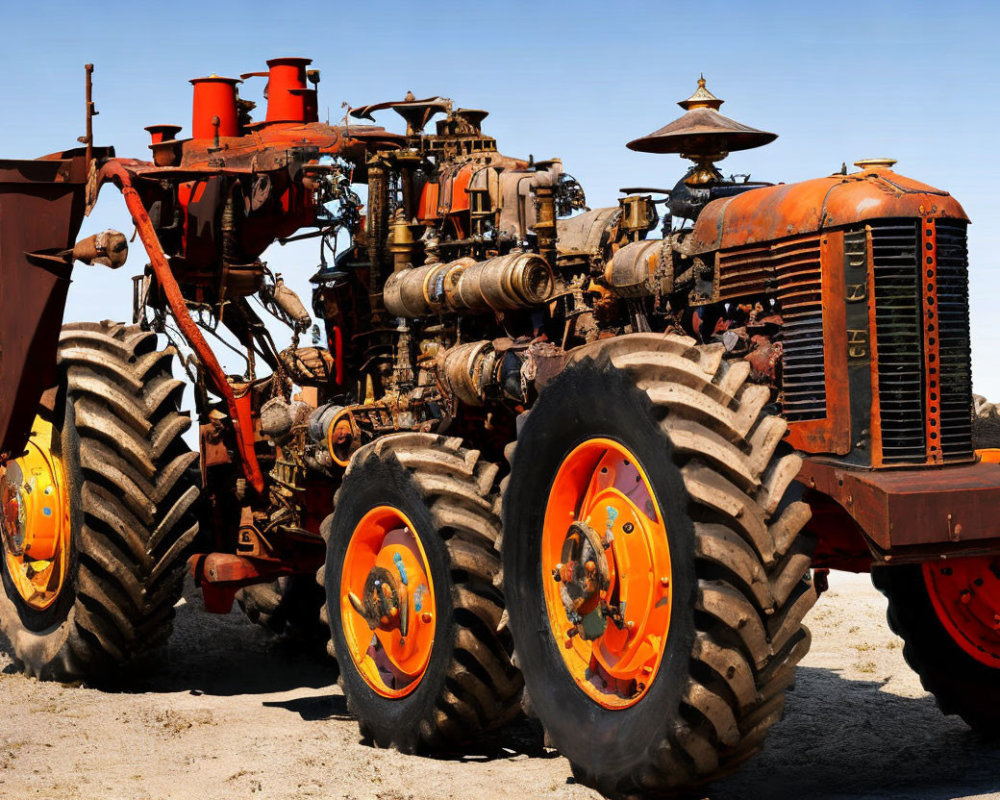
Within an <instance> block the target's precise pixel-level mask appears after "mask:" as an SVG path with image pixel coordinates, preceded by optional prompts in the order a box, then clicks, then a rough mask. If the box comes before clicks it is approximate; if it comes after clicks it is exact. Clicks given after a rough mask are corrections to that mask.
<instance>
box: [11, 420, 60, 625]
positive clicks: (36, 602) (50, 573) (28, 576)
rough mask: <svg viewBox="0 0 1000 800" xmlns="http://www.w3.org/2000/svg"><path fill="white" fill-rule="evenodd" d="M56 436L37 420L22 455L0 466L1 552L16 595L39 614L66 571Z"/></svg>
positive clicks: (49, 602)
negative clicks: (55, 450)
mask: <svg viewBox="0 0 1000 800" xmlns="http://www.w3.org/2000/svg"><path fill="white" fill-rule="evenodd" d="M58 435H59V434H58V432H57V431H56V430H55V428H53V426H52V424H51V423H49V422H46V421H45V420H43V419H42V418H41V417H36V418H35V423H34V425H33V426H32V429H31V438H30V439H29V441H28V447H27V451H26V452H25V454H24V455H23V456H21V457H20V458H17V459H14V460H13V461H8V462H7V463H6V464H5V465H4V466H3V467H0V549H2V552H3V559H4V564H5V566H6V569H7V573H8V574H9V575H10V577H11V580H12V582H13V584H14V588H15V589H16V590H17V593H18V594H19V595H20V596H21V598H22V599H23V600H24V602H25V603H27V604H28V605H29V606H30V607H32V608H34V609H37V610H43V609H46V608H48V607H49V606H51V605H52V604H53V603H54V602H55V601H56V598H58V597H59V592H60V590H61V589H62V585H63V582H64V581H65V579H66V572H67V570H68V568H69V553H70V500H69V487H68V486H67V484H66V478H65V469H64V467H63V463H62V461H61V459H60V458H59V457H57V456H56V455H55V454H54V453H53V445H54V443H55V437H57V436H58Z"/></svg>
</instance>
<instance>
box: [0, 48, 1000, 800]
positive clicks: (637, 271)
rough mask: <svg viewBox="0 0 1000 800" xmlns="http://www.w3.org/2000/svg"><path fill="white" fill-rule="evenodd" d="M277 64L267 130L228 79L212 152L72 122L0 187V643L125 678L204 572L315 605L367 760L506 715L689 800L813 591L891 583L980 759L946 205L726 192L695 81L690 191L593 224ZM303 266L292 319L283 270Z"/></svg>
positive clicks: (525, 177) (871, 175)
mask: <svg viewBox="0 0 1000 800" xmlns="http://www.w3.org/2000/svg"><path fill="white" fill-rule="evenodd" d="M268 65H269V71H268V73H266V76H267V78H268V91H267V96H268V108H267V113H266V119H265V120H264V121H262V122H253V121H251V119H250V117H249V111H250V110H251V109H250V104H248V103H247V102H245V101H243V100H241V99H240V98H239V97H238V93H237V91H236V85H237V81H236V80H234V79H227V78H219V77H217V76H212V77H210V78H205V79H198V80H196V81H193V83H194V84H195V111H194V119H193V130H192V133H193V136H192V138H190V139H185V140H178V139H176V138H175V137H176V135H177V133H178V132H179V129H178V128H177V127H176V126H153V127H152V128H150V132H151V134H152V139H153V141H152V145H151V148H152V151H153V160H152V162H146V161H133V160H123V159H117V158H115V157H114V154H113V152H111V151H108V150H95V149H94V148H93V147H92V145H91V144H90V140H91V138H92V137H91V136H90V135H89V133H88V137H86V141H87V149H86V150H85V151H83V150H81V151H79V152H77V151H73V152H69V153H65V154H60V155H58V156H53V157H49V158H46V159H41V160H38V161H34V162H16V163H14V162H5V163H0V170H3V171H2V172H0V225H2V243H3V246H4V247H3V260H2V262H0V268H2V270H3V273H2V277H3V285H4V287H16V289H15V291H14V293H13V294H12V291H11V289H8V291H7V293H6V294H0V298H2V302H3V303H4V306H3V308H2V312H3V313H2V320H0V322H2V324H0V336H2V337H3V338H0V347H2V348H3V349H2V350H0V359H3V361H0V372H2V376H3V378H4V379H5V385H8V386H18V387H19V392H18V393H17V394H16V395H14V394H12V395H8V396H7V397H6V398H4V400H5V401H6V405H0V425H2V426H3V428H2V431H3V433H4V437H3V445H2V448H0V449H2V450H3V456H2V458H0V462H5V467H4V469H3V473H2V476H0V493H2V501H3V509H4V514H3V516H2V517H0V524H2V526H3V527H2V530H0V542H2V548H3V552H2V555H3V559H2V562H0V571H2V576H3V584H4V593H3V594H2V595H0V625H2V628H3V630H4V632H5V633H6V634H7V636H8V637H9V638H10V640H11V642H12V644H13V648H14V654H15V657H16V658H17V659H18V660H19V661H20V662H21V663H22V664H23V665H24V667H25V669H26V670H27V671H28V672H31V673H33V674H36V675H38V676H40V677H43V678H55V679H62V680H67V679H94V678H97V677H103V678H105V679H107V677H108V676H109V675H113V674H114V672H115V670H116V669H117V667H118V666H120V665H122V664H125V663H127V662H129V661H130V660H132V659H133V658H134V657H135V656H136V655H137V654H139V653H141V652H144V651H146V650H148V648H149V647H150V646H152V645H153V644H155V643H156V642H157V641H159V640H161V639H162V637H163V636H164V635H166V633H167V632H168V631H169V621H170V616H171V611H172V606H173V603H174V600H175V599H176V597H177V595H178V593H179V591H180V587H181V581H182V578H183V569H182V567H183V565H184V564H185V563H187V564H189V566H190V568H191V570H192V572H193V574H194V577H195V579H196V581H197V582H198V584H199V585H200V586H201V587H202V589H203V590H204V596H205V605H206V607H207V608H208V610H210V611H228V610H229V609H230V607H231V606H232V603H233V600H234V598H237V597H238V599H239V600H240V602H241V603H242V605H243V607H244V609H245V610H246V611H247V613H248V615H249V616H250V617H251V618H252V619H254V620H256V621H259V622H261V623H264V624H267V625H269V626H270V627H272V628H274V629H276V630H284V629H286V628H287V627H300V628H305V629H307V630H308V629H310V628H312V627H314V620H315V619H316V618H318V617H320V616H321V618H322V619H323V621H324V625H323V627H322V630H323V632H324V635H329V650H330V652H331V653H332V654H333V655H335V657H336V659H337V662H338V664H339V670H340V680H341V685H342V688H343V691H344V693H345V695H346V697H347V701H348V705H349V707H350V709H351V710H352V712H353V713H354V714H355V715H356V716H357V718H358V720H359V723H360V726H361V731H362V734H363V736H364V737H365V738H366V739H368V740H370V741H372V742H373V743H374V744H376V745H378V746H383V747H396V748H398V749H401V750H403V751H406V752H412V751H420V750H429V749H433V748H437V747H442V746H454V745H456V744H461V743H463V742H465V741H467V740H469V739H470V738H471V737H473V736H475V735H476V734H478V733H480V732H481V731H483V730H486V729H488V728H491V727H495V726H498V725H500V724H502V723H503V722H505V721H507V720H509V719H511V718H512V717H513V716H515V715H516V714H517V713H518V712H519V710H520V709H521V708H524V709H525V710H526V711H527V712H528V713H530V714H533V715H534V716H537V717H538V719H539V720H540V721H541V724H542V725H543V726H544V728H545V731H546V736H547V739H548V740H549V741H550V742H551V743H552V744H553V745H554V746H555V747H557V748H558V749H559V750H560V751H561V752H563V753H564V754H565V755H566V756H567V757H568V758H569V760H570V761H571V763H572V765H573V770H574V774H575V775H576V777H577V779H578V780H580V781H581V782H584V783H586V784H588V785H591V786H594V787H596V788H598V789H599V790H600V791H602V792H603V793H604V794H606V795H608V796H613V797H624V796H632V795H637V794H642V793H647V794H670V793H676V792H686V791H689V790H691V789H692V788H694V787H697V786H700V785H702V784H704V783H707V782H709V781H711V780H713V779H714V778H717V777H719V776H720V775H723V774H727V773H729V772H731V771H732V770H734V769H736V768H737V767H738V765H739V764H740V763H742V762H743V761H744V760H745V759H746V758H748V757H749V756H750V755H752V754H753V753H754V752H755V751H757V750H758V749H759V748H760V747H761V745H762V742H763V740H764V737H765V736H766V734H767V732H768V730H769V729H770V727H771V726H772V725H773V724H774V723H775V722H776V721H777V720H778V719H779V718H780V717H781V714H782V708H783V703H784V692H785V690H786V689H787V688H788V687H789V686H790V685H791V684H792V681H793V679H794V670H795V666H796V664H797V663H798V661H799V660H800V659H801V658H802V657H803V655H805V653H806V651H807V650H808V647H809V633H808V631H807V630H806V628H805V627H803V625H802V620H803V617H804V615H805V614H806V612H807V611H808V610H809V608H810V607H811V606H812V604H813V603H814V602H815V600H816V597H817V592H818V590H820V589H821V588H822V586H823V585H824V582H825V581H824V579H825V572H826V571H827V570H829V569H847V570H854V571H867V570H871V571H872V574H873V577H874V579H875V581H876V585H878V586H879V587H880V588H881V589H882V590H883V591H884V592H885V593H886V594H887V595H888V597H889V601H890V606H889V616H890V622H891V624H892V625H893V627H894V629H895V630H897V631H898V632H899V633H900V635H901V636H903V638H904V639H905V640H906V649H905V653H906V656H907V659H908V660H909V662H910V664H911V665H912V666H913V667H914V668H915V669H916V670H917V671H918V672H919V673H920V674H921V677H922V679H923V681H924V684H925V686H926V687H927V688H928V689H929V690H930V691H932V692H933V693H934V694H935V695H936V696H937V698H938V700H939V703H940V704H941V706H942V708H943V710H945V711H946V712H949V713H958V714H960V715H962V717H963V718H964V719H966V720H967V721H968V722H969V723H970V724H971V725H972V726H973V727H975V728H978V729H981V730H985V731H987V732H995V731H996V726H997V722H998V717H1000V680H998V678H1000V558H998V553H1000V521H997V520H996V519H995V515H991V513H990V511H991V509H993V508H996V507H997V505H998V503H1000V471H998V468H997V465H996V464H994V463H988V460H987V459H981V458H980V457H979V456H977V454H976V452H975V450H974V449H973V441H972V396H971V375H970V355H969V328H968V283H967V258H966V239H965V230H966V226H967V223H968V220H967V219H966V217H965V215H964V212H963V211H962V209H961V207H960V206H959V205H958V204H957V203H956V202H955V201H954V200H953V199H952V198H951V197H950V196H949V195H948V194H947V193H945V192H942V191H939V190H936V189H933V188H931V187H928V186H925V185H923V184H919V183H917V182H915V181H913V180H911V179H908V178H905V177H903V176H901V175H899V174H897V173H896V172H894V171H893V170H892V169H891V167H892V164H893V162H891V161H889V160H882V161H867V162H858V166H859V167H860V168H861V169H860V171H857V172H853V173H848V172H847V170H846V168H845V169H844V170H843V171H842V173H838V174H835V175H832V176H829V177H825V178H819V179H817V180H813V181H806V182H804V183H800V184H791V185H784V184H779V185H776V186H772V185H769V184H762V183H750V182H749V181H748V180H744V181H742V182H737V181H735V180H733V179H729V180H726V179H725V178H724V177H723V176H722V174H721V173H720V172H719V171H718V169H717V167H716V166H715V164H716V162H718V161H719V160H720V159H721V158H722V157H724V156H725V155H726V154H728V153H729V152H732V151H736V150H741V149H747V148H750V147H756V146H759V145H762V144H766V143H767V142H769V141H771V140H773V139H774V138H775V136H774V134H770V133H765V132H763V131H759V130H756V129H753V128H749V127H747V126H745V125H741V124H740V123H737V122H735V121H733V120H731V119H728V118H727V117H724V116H722V115H721V114H719V113H718V109H719V107H720V105H721V103H722V101H721V100H719V99H718V98H716V97H714V96H713V95H712V94H711V93H710V92H708V90H707V89H706V87H705V83H704V81H703V80H701V81H699V86H698V89H697V91H696V92H695V94H694V95H693V96H692V97H691V98H689V99H688V100H686V101H683V102H682V103H681V106H682V107H683V108H684V109H685V111H686V113H685V114H684V115H683V116H682V117H681V118H680V119H678V120H676V121H675V122H673V123H671V124H669V125H667V126H666V127H665V128H663V129H661V130H659V131H657V132H655V133H653V134H650V135H649V136H646V137H643V138H641V139H637V140H635V141H634V142H632V143H630V147H632V149H635V150H641V151H647V152H660V153H668V152H669V153H679V154H682V155H683V156H684V157H686V158H689V159H691V160H693V161H694V166H693V167H692V168H690V169H689V170H688V171H687V174H686V175H684V177H683V178H682V179H681V180H680V181H679V182H678V183H677V185H676V186H674V187H673V188H672V189H669V190H657V189H628V190H625V196H624V197H623V198H622V199H621V200H619V202H618V203H617V205H614V206H612V207H608V208H598V209H594V210H590V209H587V208H586V206H585V202H586V200H585V197H584V194H583V191H582V189H581V188H580V186H579V185H578V184H577V182H576V181H575V180H574V179H573V178H572V177H570V176H569V175H568V174H566V173H565V172H564V171H563V169H562V164H561V162H559V161H558V160H549V161H542V162H535V161H533V160H531V159H528V160H525V159H515V158H510V157H506V156H503V155H501V154H500V153H499V152H498V150H497V146H496V142H495V141H494V140H493V139H492V138H491V137H489V136H487V135H485V134H484V133H483V131H482V123H483V120H484V118H485V117H486V112H483V111H477V110H471V109H461V108H454V107H453V105H452V103H451V101H449V100H446V99H444V98H440V97H434V98H429V99H416V98H414V97H413V96H412V95H411V96H408V97H406V98H405V99H403V100H400V101H398V102H387V103H377V104H372V105H368V106H362V107H358V108H354V109H352V110H351V111H350V115H351V116H353V117H354V118H356V119H367V120H372V119H373V115H374V114H375V113H377V112H379V111H382V110H388V109H391V110H393V111H395V112H397V113H398V114H399V115H400V116H402V117H403V119H404V120H405V123H406V132H405V134H398V135H397V134H392V133H388V132H387V131H385V130H383V129H382V128H377V127H373V126H370V125H359V124H356V123H354V122H353V121H351V120H350V119H349V118H345V120H344V124H343V125H337V126H331V125H327V124H323V123H320V122H318V120H317V115H316V108H317V103H316V84H317V83H318V77H319V76H318V74H316V73H314V72H312V71H309V70H307V66H308V61H307V60H305V59H276V60H272V61H270V62H268ZM258 74H264V73H250V74H248V75H244V76H243V78H244V79H249V78H251V77H255V76H256V75H258ZM310 83H311V84H312V88H309V84H310ZM435 117H439V118H438V119H437V121H436V123H435V124H436V129H435V131H434V132H433V133H427V132H425V128H426V127H427V125H428V124H429V123H430V121H431V120H432V119H434V118H435ZM8 165H10V166H8ZM105 183H113V184H115V185H117V186H118V187H119V188H120V189H121V190H122V192H123V194H124V197H125V201H126V203H127V205H128V208H129V210H130V212H131V214H132V216H133V219H134V221H135V224H136V227H137V230H138V234H139V236H140V238H141V240H142V242H143V245H144V247H145V249H146V253H147V256H148V258H149V264H148V266H147V267H146V268H145V270H144V271H143V274H142V275H140V276H138V277H137V279H136V292H135V308H134V313H133V322H132V324H131V325H115V324H111V323H101V324H77V325H68V326H66V327H65V328H64V330H63V334H62V337H61V339H60V340H59V341H58V343H57V341H56V336H55V330H56V328H57V325H58V322H59V320H60V318H61V314H62V302H63V300H64V298H65V288H66V286H65V280H64V279H65V277H66V276H67V275H68V270H69V264H70V263H71V262H72V259H73V258H74V257H83V258H84V259H90V260H94V259H102V260H104V261H105V262H108V263H109V264H110V265H112V266H117V265H120V263H121V262H122V261H123V260H124V239H123V237H121V236H120V235H117V236H116V235H112V234H106V235H103V236H102V237H99V238H98V239H95V240H93V241H84V242H81V243H79V244H78V245H77V246H76V247H75V248H74V247H73V246H72V241H73V239H74V238H75V233H76V231H77V230H78V228H79V224H80V218H81V216H80V215H81V214H82V213H83V210H84V209H85V207H86V206H88V205H89V204H91V203H92V202H93V200H94V198H95V196H96V188H97V187H98V186H100V185H101V184H105ZM29 184H30V185H29ZM355 187H357V188H355ZM361 194H365V198H364V201H362V197H361ZM657 206H663V212H664V213H660V210H659V209H658V208H657ZM28 219H31V220H33V221H34V224H35V227H32V226H29V225H27V224H22V223H23V221H24V220H28ZM661 225H662V227H661V238H649V234H650V232H652V231H653V230H654V229H656V228H657V227H658V226H661ZM302 228H313V229H314V230H312V231H309V232H306V233H298V231H299V230H300V229H302ZM338 234H340V235H343V236H344V237H345V239H346V242H343V243H342V244H343V246H338V245H339V244H341V243H340V242H338ZM310 236H312V237H315V238H316V239H318V241H319V243H320V253H321V257H320V266H319V269H317V270H316V271H315V273H314V274H313V275H312V277H311V278H310V280H311V282H312V284H313V285H314V291H313V297H312V303H311V307H312V312H313V314H312V315H311V314H310V313H309V311H308V310H307V309H306V307H305V305H304V304H303V303H302V302H301V301H300V300H299V299H298V297H297V296H296V295H295V293H294V292H293V291H292V290H291V289H290V288H289V287H288V286H286V285H285V283H284V281H283V279H282V278H281V276H279V275H274V274H272V273H271V272H270V271H269V270H268V268H267V266H266V264H264V263H263V262H262V261H261V260H260V259H261V256H262V254H263V253H264V251H265V249H266V248H267V247H268V246H269V245H270V244H272V243H273V242H275V241H288V240H291V239H300V238H303V237H310ZM22 287H23V288H22ZM8 298H9V299H10V300H8ZM251 301H253V302H254V303H256V304H257V305H258V306H260V307H263V308H264V309H265V310H266V311H268V312H270V314H271V315H272V316H273V317H275V318H277V319H278V320H280V321H281V322H284V323H285V324H286V325H287V326H288V328H289V329H290V338H291V343H290V346H288V347H284V348H280V349H279V348H278V347H277V346H276V345H275V343H274V340H273V337H272V334H271V332H270V329H269V328H268V327H267V326H266V325H265V324H264V322H263V321H262V319H261V317H260V316H259V315H258V314H257V313H256V311H255V309H254V306H253V305H251ZM8 302H10V303H11V304H9V305H8ZM13 303H16V304H17V305H13ZM313 315H315V317H317V318H321V319H322V322H323V330H322V331H320V329H319V328H318V326H317V327H314V326H313V324H312V319H313ZM15 322H16V324H14V323H15ZM205 333H207V334H209V335H211V336H212V337H213V338H215V339H217V340H218V341H220V342H222V343H225V344H227V345H229V346H230V347H233V348H236V349H237V350H238V352H240V353H241V354H242V358H243V359H244V362H245V370H244V372H243V373H242V374H239V375H236V374H226V373H225V372H224V371H223V370H222V368H221V367H220V365H219V361H218V359H217V358H216V356H215V355H214V353H213V351H212V349H211V348H210V347H209V345H208V341H207V339H206V338H205ZM157 334H163V335H164V336H167V337H169V338H171V339H172V340H173V341H174V342H175V343H176V347H171V348H167V349H166V350H162V351H161V350H158V349H157V347H158V345H157ZM303 335H307V336H308V335H311V339H312V341H311V343H310V344H309V345H307V346H302V343H301V342H300V338H301V337H302V336H303ZM57 344H58V354H57ZM178 351H179V352H183V353H185V354H186V357H185V358H184V359H183V366H184V368H185V370H186V371H187V372H188V374H189V376H190V378H191V382H192V384H193V386H194V389H195V402H196V412H197V416H198V423H199V431H200V450H201V454H200V459H199V458H198V456H196V455H195V454H193V453H191V452H189V451H188V449H187V446H186V444H185V442H184V439H183V438H182V436H181V434H182V433H183V431H184V430H185V429H186V428H187V427H188V425H189V420H188V418H187V417H186V416H184V415H182V414H181V413H180V412H179V398H180V390H181V386H182V384H181V381H179V380H176V379H175V378H173V376H172V373H171V359H172V357H173V355H174V354H175V353H176V352H178ZM28 364H31V365H33V367H34V368H33V369H32V370H27V369H26V365H28ZM0 402H4V401H3V400H0ZM32 418H34V423H33V424H32ZM199 487H200V488H201V495H200V499H199V495H198V491H199ZM811 568H815V569H816V570H817V572H816V573H815V578H814V577H813V573H812V572H811ZM317 574H318V578H319V584H320V585H321V586H322V587H323V588H322V590H321V589H319V588H318V587H317V586H316V584H314V582H313V576H314V575H317Z"/></svg>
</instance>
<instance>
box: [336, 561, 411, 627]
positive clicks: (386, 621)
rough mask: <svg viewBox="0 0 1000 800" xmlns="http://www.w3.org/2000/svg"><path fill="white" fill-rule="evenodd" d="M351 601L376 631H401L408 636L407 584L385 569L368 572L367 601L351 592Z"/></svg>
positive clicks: (365, 597) (365, 590)
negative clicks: (396, 629)
mask: <svg viewBox="0 0 1000 800" xmlns="http://www.w3.org/2000/svg"><path fill="white" fill-rule="evenodd" d="M348 600H349V601H350V603H351V605H352V606H353V607H354V610H355V611H357V612H358V613H359V614H360V615H361V616H362V617H364V618H365V622H367V623H368V627H369V628H371V629H372V630H373V631H374V630H376V629H381V630H385V631H388V630H392V629H394V628H398V629H399V632H400V634H402V635H403V636H406V634H407V632H408V630H409V619H408V616H409V615H408V608H409V604H408V603H407V591H406V583H405V582H403V581H402V580H400V578H399V577H397V576H396V575H393V574H392V573H391V572H390V571H389V570H387V569H386V568H385V567H380V566H377V565H376V566H374V567H372V568H371V570H370V571H369V572H368V577H367V578H366V579H365V589H364V599H361V598H359V597H358V596H357V595H355V594H353V593H351V594H349V595H348Z"/></svg>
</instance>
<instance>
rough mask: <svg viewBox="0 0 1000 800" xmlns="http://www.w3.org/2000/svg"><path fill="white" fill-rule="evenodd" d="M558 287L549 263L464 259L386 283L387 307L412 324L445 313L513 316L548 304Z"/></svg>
mask: <svg viewBox="0 0 1000 800" xmlns="http://www.w3.org/2000/svg"><path fill="white" fill-rule="evenodd" d="M553 286H554V279H553V277H552V271H551V270H550V269H549V265H548V263H546V261H545V259H544V258H542V257H541V256H538V255H535V254H534V253H512V254H510V255H506V256H500V257H498V258H491V259H489V260H488V261H479V262H476V261H474V260H473V259H471V258H460V259H458V260H457V261H451V262H449V263H447V264H426V265H424V266H422V267H416V268H412V269H404V270H401V271H400V272H396V273H394V274H393V275H390V276H389V279H388V280H387V281H386V283H385V296H384V302H385V308H386V310H387V311H388V312H389V313H390V314H393V315H394V316H397V317H410V318H415V317H424V316H427V315H430V314H438V313H440V312H442V311H453V312H454V311H457V312H472V313H485V312H489V311H491V310H493V311H507V310H513V309H518V308H531V307H532V306H535V305H538V304H539V303H544V302H545V301H546V300H547V299H548V297H549V295H550V294H552V289H553Z"/></svg>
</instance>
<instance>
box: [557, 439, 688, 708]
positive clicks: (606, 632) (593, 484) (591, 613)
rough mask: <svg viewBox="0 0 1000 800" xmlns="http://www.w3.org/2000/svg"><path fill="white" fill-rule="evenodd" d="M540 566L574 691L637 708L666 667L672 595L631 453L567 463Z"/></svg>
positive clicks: (655, 522) (658, 519)
mask: <svg viewBox="0 0 1000 800" xmlns="http://www.w3.org/2000/svg"><path fill="white" fill-rule="evenodd" d="M541 566H542V586H543V587H544V593H545V606H546V611H547V613H548V621H549V626H550V628H551V630H552V635H553V637H554V638H555V640H556V642H557V643H558V644H559V647H560V652H561V653H562V657H563V660H564V661H565V663H566V667H567V668H568V670H569V672H570V674H571V675H572V676H573V679H574V680H575V681H576V684H577V685H578V686H579V687H580V689H582V690H583V691H584V692H585V693H586V694H587V695H588V696H589V697H590V698H591V699H593V700H595V701H596V702H597V703H599V704H600V705H601V706H603V707H605V708H609V709H619V708H628V707H629V706H632V705H634V704H635V703H637V702H638V701H639V700H640V699H641V698H642V697H643V695H644V694H645V693H646V691H647V689H648V688H649V686H650V684H651V683H652V681H653V678H655V677H656V673H657V671H658V670H659V667H660V662H661V660H662V658H663V650H664V647H665V645H666V639H667V632H668V630H669V628H670V614H671V604H672V591H673V586H672V573H671V566H670V548H669V545H668V542H667V528H666V525H665V523H664V520H663V514H662V513H661V511H660V508H659V506H658V504H657V502H656V496H655V494H654V493H653V488H652V486H651V484H650V482H649V478H648V477H647V475H646V473H645V472H644V470H643V468H642V465H641V464H640V463H639V462H638V460H637V459H636V458H635V456H634V455H633V454H632V453H631V452H630V451H629V450H628V449H627V448H626V447H624V446H623V445H621V444H620V443H618V442H615V441H612V440H610V439H589V440H587V441H585V442H584V443H582V444H580V445H579V446H577V447H576V448H575V449H574V450H573V451H572V452H571V453H570V454H569V455H567V456H566V458H565V459H563V462H562V464H560V466H559V470H558V471H557V473H556V477H555V480H554V481H553V483H552V489H551V491H550V493H549V502H548V504H547V505H546V508H545V522H544V529H543V532H542V565H541Z"/></svg>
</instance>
